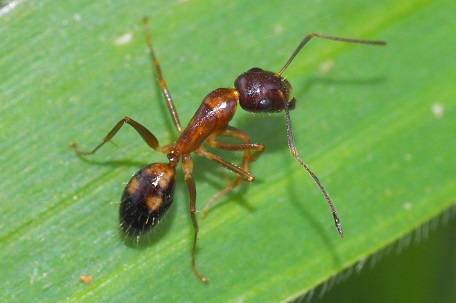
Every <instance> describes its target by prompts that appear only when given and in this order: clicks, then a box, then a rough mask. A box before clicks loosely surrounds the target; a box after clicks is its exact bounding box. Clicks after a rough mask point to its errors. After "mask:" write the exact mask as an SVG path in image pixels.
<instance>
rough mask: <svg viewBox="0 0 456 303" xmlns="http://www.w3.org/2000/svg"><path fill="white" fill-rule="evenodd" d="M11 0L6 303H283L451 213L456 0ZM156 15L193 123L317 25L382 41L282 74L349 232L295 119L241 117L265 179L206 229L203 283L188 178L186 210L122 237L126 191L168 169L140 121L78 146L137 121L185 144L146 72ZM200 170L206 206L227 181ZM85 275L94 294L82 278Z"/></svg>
mask: <svg viewBox="0 0 456 303" xmlns="http://www.w3.org/2000/svg"><path fill="white" fill-rule="evenodd" d="M2 3H3V4H2V5H3V7H2V8H1V9H0V41H1V42H0V46H1V47H0V50H1V56H0V71H1V74H0V77H1V78H0V110H1V119H0V150H1V152H0V163H1V170H0V171H1V180H2V182H1V183H0V202H1V204H0V208H1V209H0V211H1V214H2V220H1V221H0V246H1V250H0V276H1V282H0V285H1V286H2V292H1V293H0V301H5V302H11V301H14V302H30V301H33V302H57V301H68V302H75V301H82V302H99V301H110V302H112V301H116V302H120V301H122V302H125V301H129V302H138V301H140V300H142V301H144V300H146V301H147V302H162V301H167V302H183V301H192V302H201V301H214V302H266V301H273V302H276V301H283V300H286V299H291V298H294V297H296V296H299V295H302V294H303V293H305V292H307V291H308V290H310V289H312V288H314V287H315V286H316V285H318V284H319V283H321V282H323V281H325V280H327V279H328V278H329V277H331V276H332V275H334V274H336V273H338V272H341V271H343V270H344V269H346V268H348V267H350V266H352V265H353V264H355V263H356V262H357V261H359V260H361V259H363V258H365V257H367V256H369V255H371V254H373V253H375V252H376V251H378V250H380V249H381V248H383V247H385V246H387V245H388V244H390V243H392V242H394V241H395V240H397V239H399V238H401V237H402V236H403V235H405V234H407V233H408V232H410V231H411V230H413V229H415V228H416V227H418V226H420V225H421V224H423V223H424V222H426V221H428V220H430V219H431V218H433V217H435V216H437V215H438V214H440V213H441V212H443V211H444V210H445V209H447V208H448V207H450V206H451V205H452V204H454V197H455V193H456V182H455V178H454V172H455V171H456V161H455V157H454V151H455V144H456V143H455V141H454V134H455V133H456V122H455V121H456V103H455V102H454V100H455V99H456V89H455V86H454V79H455V77H456V61H455V60H452V59H449V58H453V57H454V52H455V48H454V46H455V45H456V43H455V41H454V39H455V38H454V37H455V36H456V33H455V31H456V19H455V18H454V16H453V12H454V10H455V9H456V5H455V4H454V2H450V1H421V0H415V1H407V2H404V1H392V0H381V1H376V2H375V3H374V2H371V1H370V2H367V1H350V5H348V4H347V3H346V2H345V1H332V2H331V3H322V2H321V1H311V2H303V1H277V2H276V1H268V2H267V3H266V2H265V1H264V2H261V3H260V2H258V1H226V2H223V4H222V3H221V2H219V3H215V2H209V1H207V2H204V1H160V2H159V1H154V2H152V1H145V0H137V1H130V2H128V4H127V2H121V1H96V2H94V1H58V2H57V1H44V0H43V1H9V2H5V1H3V2H2ZM8 3H10V4H9V5H10V6H8V7H13V9H11V10H9V11H8V10H7V9H6V6H5V5H8ZM11 3H13V4H14V3H15V4H16V6H13V5H11ZM144 15H147V16H149V17H150V19H151V24H152V33H153V38H154V45H155V48H156V51H157V54H158V56H159V58H160V60H161V63H162V68H163V70H164V73H165V77H166V79H167V81H168V83H169V86H170V89H171V91H172V93H173V96H174V98H175V101H176V107H177V109H178V111H179V113H180V115H181V119H182V121H188V120H189V119H190V118H191V116H192V114H193V112H194V111H195V109H196V108H197V107H198V106H199V103H200V101H201V100H202V98H203V97H204V96H205V94H207V93H208V92H210V91H211V90H212V89H215V88H217V87H229V86H231V85H232V83H233V80H234V79H235V77H236V76H237V75H238V74H239V73H241V72H243V71H245V70H247V69H249V68H250V67H252V66H260V67H263V68H266V69H271V70H278V69H279V68H280V67H281V66H282V65H283V63H284V62H285V60H286V59H287V57H288V56H289V55H290V53H291V52H292V50H293V49H294V48H295V47H296V45H297V44H298V43H299V41H300V39H302V37H303V36H304V35H305V34H306V33H309V32H311V31H318V32H323V33H328V34H333V35H341V36H349V37H361V38H366V39H384V40H386V41H388V43H389V45H388V47H387V48H375V47H367V46H358V45H348V44H341V43H334V42H329V41H312V42H311V43H310V45H309V46H307V47H306V48H305V49H304V50H303V52H302V53H301V54H300V55H299V56H298V57H297V58H296V60H295V61H294V62H293V64H292V65H291V66H290V68H289V69H288V70H287V72H286V76H287V78H288V79H289V81H290V82H291V83H292V84H293V85H294V95H295V97H296V98H297V100H298V102H297V108H296V110H295V111H293V113H292V119H293V122H294V126H295V132H296V135H297V138H296V140H297V144H298V147H299V150H300V151H301V153H302V154H303V157H304V159H305V160H306V161H307V162H308V163H309V164H310V165H311V167H312V168H313V169H314V170H315V171H316V172H317V174H318V175H319V177H320V178H321V180H322V182H323V183H324V184H325V186H326V187H327V189H328V190H329V192H330V194H331V195H332V197H333V198H334V200H335V201H336V205H337V208H338V210H339V212H340V216H341V218H342V222H343V224H344V227H345V238H344V239H343V240H341V239H340V238H339V237H338V235H337V233H336V231H335V229H334V226H333V222H332V218H331V216H330V213H329V212H328V207H327V205H326V204H325V203H324V200H323V198H322V196H321V194H320V192H319V191H318V189H317V188H316V187H315V185H314V184H313V182H312V181H311V180H310V179H309V177H308V176H307V175H306V173H305V172H304V171H303V170H302V168H301V167H299V166H298V165H297V164H296V163H295V161H294V160H293V159H292V158H291V156H290V154H289V152H288V150H287V145H286V134H285V133H286V132H285V125H284V119H283V115H256V116H255V115H252V114H249V113H245V112H242V110H241V109H239V110H238V114H237V115H236V117H235V119H234V120H233V123H232V124H233V125H234V126H238V127H241V128H242V129H245V130H246V131H248V132H249V133H250V134H251V136H252V138H253V141H255V142H259V143H265V144H266V146H267V150H266V152H265V153H264V155H262V156H261V157H260V158H259V159H258V161H257V162H255V163H254V165H253V166H252V173H253V174H255V175H256V177H257V179H256V180H255V182H254V183H252V184H248V185H247V184H245V185H244V186H243V187H242V189H241V190H240V191H238V192H237V193H235V194H232V195H230V196H228V197H226V198H225V199H224V200H223V203H222V204H221V205H220V206H219V207H217V208H215V209H214V210H213V211H211V213H210V215H209V216H208V218H207V219H205V220H200V226H201V232H200V237H199V245H198V247H199V250H198V254H197V259H198V264H199V268H200V270H201V271H202V272H203V273H205V274H206V275H207V276H208V277H209V279H210V283H209V285H207V286H206V285H202V284H201V283H200V282H199V281H197V280H196V279H195V278H194V276H193V275H192V272H191V267H190V248H191V241H192V226H191V222H190V219H189V216H188V205H187V204H188V199H187V193H186V191H185V190H186V189H185V186H184V183H183V182H182V181H183V180H182V176H181V175H182V174H181V172H180V171H179V174H180V177H179V185H178V189H177V192H176V194H175V199H174V201H175V202H174V206H173V208H172V209H171V210H170V213H168V215H167V217H166V219H165V220H164V221H163V222H162V223H161V224H160V225H159V226H158V227H157V229H156V230H155V231H154V232H153V235H152V236H151V238H150V239H149V240H150V241H149V242H147V241H141V243H140V244H139V245H138V246H136V244H135V243H129V242H127V243H125V242H124V241H123V236H122V234H121V233H120V232H119V230H118V223H117V216H118V210H117V209H118V203H119V202H118V201H119V197H120V195H121V192H122V190H123V187H124V186H125V184H126V182H127V181H128V180H129V178H130V176H131V175H132V174H133V173H134V172H135V171H136V170H137V169H138V168H140V167H141V166H143V165H144V164H146V163H151V162H157V161H165V160H166V158H165V157H164V156H163V155H159V154H157V153H154V152H151V151H150V150H149V149H148V148H147V146H146V145H145V144H144V143H143V142H142V140H141V139H140V138H139V137H138V136H137V134H136V133H135V132H134V131H132V130H131V129H125V130H124V129H123V130H122V131H121V132H120V133H119V135H118V136H117V137H116V138H115V142H116V144H117V145H118V148H116V147H114V146H110V145H107V146H106V147H103V148H102V149H101V150H100V151H99V152H98V153H97V154H96V155H95V156H93V157H90V158H88V159H87V160H83V159H80V158H78V157H76V156H75V155H74V153H73V152H72V151H71V150H70V149H69V147H68V144H69V143H70V142H74V141H77V142H78V143H80V144H81V146H83V147H92V146H94V145H95V144H97V143H99V141H100V140H101V138H102V137H103V136H104V135H105V134H106V133H107V132H108V131H109V129H110V128H111V127H112V126H113V125H114V124H115V123H116V122H117V121H118V120H119V119H121V118H122V117H123V116H125V115H128V116H131V117H133V118H135V119H136V120H137V121H140V122H142V123H144V124H145V125H146V126H147V127H149V128H150V130H151V131H153V133H154V134H155V135H156V136H157V137H158V138H159V140H160V142H161V143H162V144H166V143H169V142H171V141H172V140H174V139H175V138H176V132H175V131H174V130H173V129H172V124H171V119H170V117H169V115H168V113H167V110H166V107H165V104H164V101H163V99H162V98H161V95H160V90H159V88H158V87H157V85H156V83H155V82H154V77H155V75H154V74H153V72H152V71H151V68H150V61H149V57H148V55H147V52H146V51H147V50H146V46H145V43H144V39H143V32H142V27H141V23H140V20H141V18H142V17H143V16H144ZM443 23H444V26H443V27H442V26H439V24H443ZM195 159H196V161H195V178H196V181H197V188H198V207H199V209H201V208H202V207H203V205H204V203H205V202H206V201H207V200H208V199H209V198H210V197H211V196H212V195H213V194H214V193H215V192H217V191H218V190H220V189H221V188H223V186H224V184H225V182H226V180H227V178H228V177H232V176H231V175H230V174H229V173H228V172H225V171H224V170H223V169H222V168H219V167H216V166H215V165H214V164H213V163H210V162H208V161H207V160H201V159H198V158H197V157H196V156H195ZM230 159H238V158H237V157H235V158H232V157H231V158H230ZM236 161H238V160H236ZM82 274H90V275H92V276H93V281H92V283H90V284H88V285H85V284H83V283H80V282H79V277H80V275H82Z"/></svg>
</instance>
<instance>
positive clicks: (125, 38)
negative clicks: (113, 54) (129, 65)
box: [114, 32, 133, 46]
mask: <svg viewBox="0 0 456 303" xmlns="http://www.w3.org/2000/svg"><path fill="white" fill-rule="evenodd" d="M132 38H133V34H132V33H130V32H129V33H125V34H123V35H121V36H119V37H117V38H116V40H115V41H114V44H116V45H119V46H120V45H125V44H127V43H129V42H130V41H131V39H132Z"/></svg>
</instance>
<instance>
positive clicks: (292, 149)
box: [278, 33, 386, 238]
mask: <svg viewBox="0 0 456 303" xmlns="http://www.w3.org/2000/svg"><path fill="white" fill-rule="evenodd" d="M312 38H321V39H326V40H332V41H338V42H347V43H357V44H367V45H378V46H384V45H386V42H385V41H379V40H364V39H352V38H342V37H336V36H328V35H323V34H318V33H310V34H308V35H306V36H305V37H304V39H302V41H301V43H299V45H298V47H297V48H296V49H295V51H294V52H293V53H292V54H291V56H290V58H289V59H288V61H287V62H286V63H285V65H284V66H283V67H282V69H280V71H279V72H278V75H279V76H282V74H283V72H284V71H285V70H286V69H287V68H288V66H289V65H290V63H291V62H292V61H293V59H294V58H295V57H296V55H297V54H298V53H299V52H300V51H301V49H302V48H303V47H304V46H305V45H306V44H307V43H308V42H309V41H310V40H312ZM289 106H290V102H285V117H286V122H287V135H288V147H289V148H290V152H291V154H292V155H293V157H294V158H295V159H296V161H298V163H299V164H300V165H301V166H302V167H304V169H305V170H306V171H307V173H309V175H310V176H311V177H312V179H313V180H314V182H315V184H317V186H318V188H319V189H320V191H321V193H322V194H323V196H324V198H325V200H326V202H327V203H328V205H329V207H330V208H331V213H332V215H333V218H334V224H335V225H336V229H337V232H338V233H339V235H340V236H341V237H342V238H343V237H344V230H343V228H342V223H341V221H340V218H339V215H338V214H337V210H336V207H335V206H334V202H333V200H332V199H331V197H330V196H329V194H328V192H327V191H326V189H325V187H324V186H323V184H321V182H320V179H318V177H317V175H316V174H315V173H314V172H313V171H312V170H311V169H310V167H309V166H308V165H307V164H306V163H305V162H304V160H302V158H301V155H300V154H299V152H298V150H297V148H296V144H295V140H294V133H293V128H292V126H291V117H290V108H289Z"/></svg>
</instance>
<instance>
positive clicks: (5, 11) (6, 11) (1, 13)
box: [0, 0, 21, 17]
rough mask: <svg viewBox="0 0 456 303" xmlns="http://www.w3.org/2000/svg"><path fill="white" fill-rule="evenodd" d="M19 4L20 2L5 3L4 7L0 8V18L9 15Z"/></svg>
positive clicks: (16, 0)
mask: <svg viewBox="0 0 456 303" xmlns="http://www.w3.org/2000/svg"><path fill="white" fill-rule="evenodd" d="M20 2H21V1H20V0H13V1H10V2H7V3H6V4H5V6H3V7H2V8H0V17H1V16H4V15H6V14H9V13H11V12H12V11H13V10H14V9H15V8H16V7H17V5H18V4H19V3H20Z"/></svg>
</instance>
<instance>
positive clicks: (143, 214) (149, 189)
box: [119, 163, 176, 236]
mask: <svg viewBox="0 0 456 303" xmlns="http://www.w3.org/2000/svg"><path fill="white" fill-rule="evenodd" d="M175 174H176V171H175V168H174V167H171V166H170V165H168V164H162V163H153V164H150V165H148V166H146V167H144V168H142V169H141V170H139V171H138V172H137V173H136V174H135V175H134V176H133V177H132V178H131V180H130V182H128V184H127V186H126V187H125V189H124V192H123V194H122V200H121V203H120V209H119V220H120V226H121V228H122V230H123V231H124V232H125V233H126V234H127V235H129V236H137V235H140V234H142V233H144V232H147V231H148V230H149V229H150V228H151V227H153V226H154V225H156V224H158V222H159V220H160V218H161V217H162V216H163V215H164V214H165V212H166V211H167V210H168V208H169V207H170V206H171V203H172V202H173V195H174V182H175Z"/></svg>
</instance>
